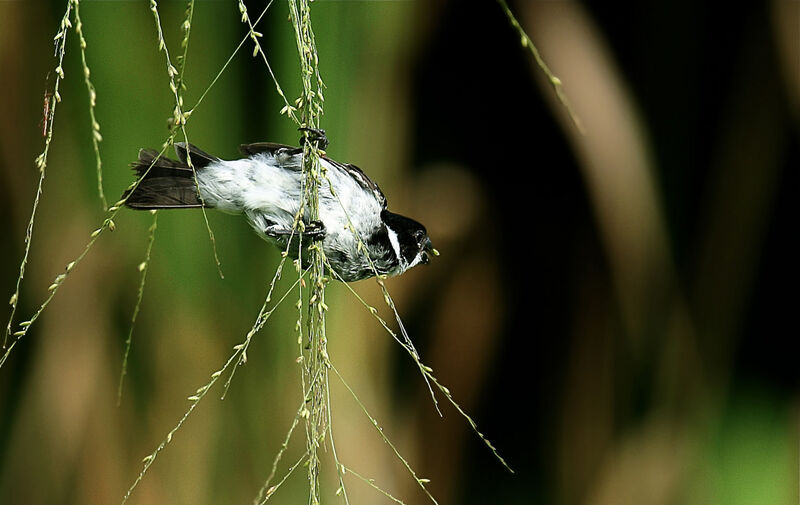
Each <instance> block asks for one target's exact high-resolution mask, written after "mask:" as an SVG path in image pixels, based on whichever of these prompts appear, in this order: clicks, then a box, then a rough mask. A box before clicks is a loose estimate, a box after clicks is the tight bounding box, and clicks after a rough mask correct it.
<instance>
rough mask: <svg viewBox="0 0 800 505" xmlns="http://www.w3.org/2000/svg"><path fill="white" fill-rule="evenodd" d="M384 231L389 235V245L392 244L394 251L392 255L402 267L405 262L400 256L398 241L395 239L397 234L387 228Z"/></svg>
mask: <svg viewBox="0 0 800 505" xmlns="http://www.w3.org/2000/svg"><path fill="white" fill-rule="evenodd" d="M386 231H387V232H388V234H389V243H391V244H392V249H393V250H394V255H395V257H396V258H397V260H398V261H399V262H400V265H403V264H404V263H405V260H404V259H403V257H402V256H401V255H400V241H399V240H398V239H397V233H395V231H394V230H393V229H391V228H389V227H388V226H387V227H386Z"/></svg>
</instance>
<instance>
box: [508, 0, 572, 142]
mask: <svg viewBox="0 0 800 505" xmlns="http://www.w3.org/2000/svg"><path fill="white" fill-rule="evenodd" d="M497 3H499V4H500V8H501V9H503V12H504V13H505V14H506V17H507V18H508V21H509V23H511V26H512V27H513V28H514V29H515V30H517V32H518V33H519V37H520V44H522V47H526V48H528V49H529V50H530V52H531V54H533V58H534V59H535V60H536V64H537V65H538V66H539V68H540V69H541V70H542V72H544V75H545V76H547V80H548V81H550V85H551V86H552V87H553V91H555V93H556V97H558V101H559V102H561V105H563V106H564V108H565V109H566V110H567V114H568V115H569V118H570V119H571V120H572V124H574V125H575V128H577V129H578V131H579V132H580V133H581V134H585V133H586V131H585V130H584V129H583V123H581V119H580V118H579V117H578V115H577V114H575V111H573V110H572V106H571V105H570V103H569V99H567V95H566V93H564V86H563V84H562V82H561V79H559V78H558V77H556V75H555V74H553V71H552V70H550V67H549V66H547V63H545V61H544V58H542V55H541V54H539V50H538V49H537V48H536V46H535V45H534V44H533V41H532V40H531V38H530V37H528V34H527V33H525V30H524V29H523V28H522V26H521V25H520V24H519V21H517V18H516V17H515V16H514V13H513V12H511V9H510V8H509V7H508V4H507V3H506V0H497Z"/></svg>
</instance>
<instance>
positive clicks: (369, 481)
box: [340, 465, 426, 505]
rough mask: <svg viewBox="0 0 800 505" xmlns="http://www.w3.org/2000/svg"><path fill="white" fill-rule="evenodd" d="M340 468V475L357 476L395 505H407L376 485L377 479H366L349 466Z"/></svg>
mask: <svg viewBox="0 0 800 505" xmlns="http://www.w3.org/2000/svg"><path fill="white" fill-rule="evenodd" d="M340 466H341V470H340V473H341V474H342V475H343V474H345V473H350V474H353V475H355V476H356V477H357V478H358V479H360V480H362V481H364V482H365V483H366V484H367V485H369V486H370V487H371V488H372V489H374V490H376V491H378V492H379V493H381V494H382V495H383V496H385V497H387V498H389V499H390V500H392V501H393V502H395V503H400V504H401V505H405V502H404V501H403V500H401V499H399V498H396V497H394V496H392V494H391V493H390V492H389V491H386V490H385V489H383V488H382V487H380V486H378V485H377V484H375V479H368V478H367V477H364V476H363V475H361V474H360V473H358V472H356V471H355V470H353V469H352V468H350V467H349V466H344V465H340ZM420 480H423V481H424V480H426V479H420Z"/></svg>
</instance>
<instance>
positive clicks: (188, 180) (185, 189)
mask: <svg viewBox="0 0 800 505" xmlns="http://www.w3.org/2000/svg"><path fill="white" fill-rule="evenodd" d="M187 145H188V151H189V157H190V158H191V163H192V166H193V167H194V168H195V170H202V169H203V168H205V167H206V166H208V165H209V164H211V163H213V162H216V161H219V158H216V157H215V156H211V155H210V154H207V153H205V152H203V151H201V150H200V149H198V148H196V147H195V146H193V145H191V144H185V143H183V142H176V143H175V152H176V153H177V154H178V157H179V158H180V161H177V160H173V159H170V158H167V157H166V156H161V157H159V155H158V154H159V153H158V151H155V150H153V149H141V150H140V151H139V159H138V160H137V161H135V162H134V163H131V167H132V168H133V170H134V171H135V172H136V175H137V177H138V178H139V181H138V183H137V184H136V185H135V186H134V187H133V188H131V189H128V190H127V191H125V193H123V194H122V199H123V200H125V205H126V206H128V207H130V208H132V209H138V210H148V209H182V208H194V207H202V206H203V202H202V201H201V199H200V197H199V195H198V193H197V184H196V182H195V177H194V171H193V170H192V168H191V167H190V166H189V163H188V161H187V159H186V158H187V154H186V152H187Z"/></svg>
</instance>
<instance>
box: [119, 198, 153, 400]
mask: <svg viewBox="0 0 800 505" xmlns="http://www.w3.org/2000/svg"><path fill="white" fill-rule="evenodd" d="M150 212H152V213H153V224H151V225H150V230H149V235H148V237H147V250H146V251H145V255H144V261H142V262H141V263H139V266H138V270H139V272H141V274H142V277H141V279H140V280H139V290H138V291H137V293H136V306H135V307H134V308H133V315H132V316H131V326H130V329H129V330H128V338H127V339H125V353H124V354H123V356H122V369H121V370H120V373H119V385H118V386H117V406H119V405H120V404H121V403H122V385H123V382H124V381H125V375H127V373H128V355H130V352H131V345H132V343H133V329H134V328H135V327H136V318H137V317H138V315H139V308H140V307H141V306H142V298H143V297H144V285H145V281H146V280H147V270H148V269H149V268H150V252H151V251H152V250H153V243H154V242H155V240H156V228H158V211H157V210H152V211H150Z"/></svg>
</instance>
